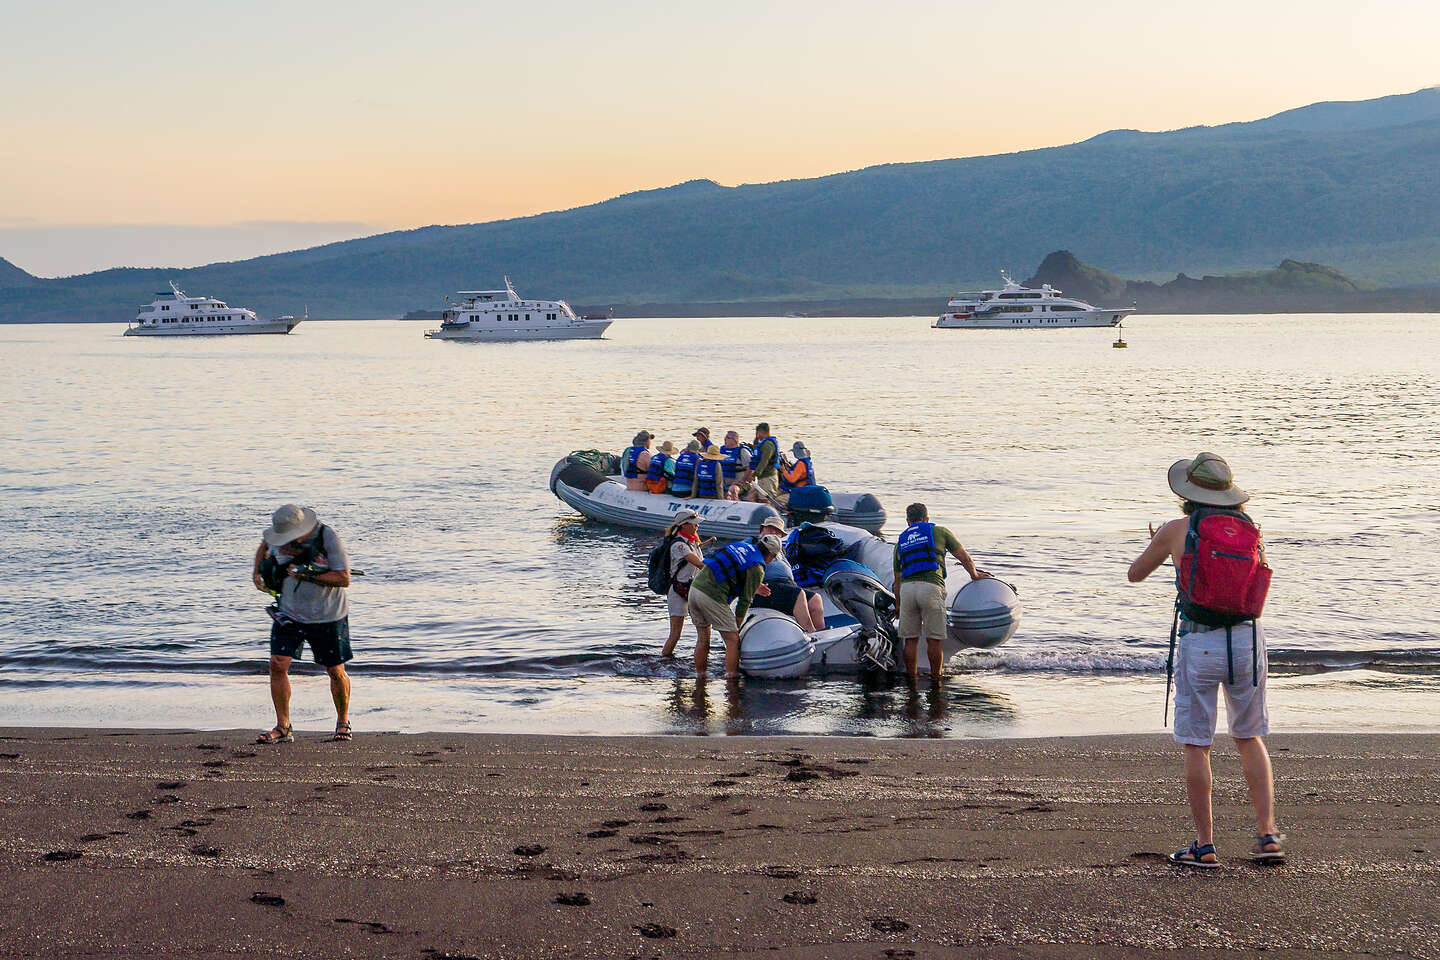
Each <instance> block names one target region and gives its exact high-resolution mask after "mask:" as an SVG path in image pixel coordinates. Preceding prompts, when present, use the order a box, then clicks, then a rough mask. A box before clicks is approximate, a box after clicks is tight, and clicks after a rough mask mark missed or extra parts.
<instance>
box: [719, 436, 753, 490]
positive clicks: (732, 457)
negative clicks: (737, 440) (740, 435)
mask: <svg viewBox="0 0 1440 960" xmlns="http://www.w3.org/2000/svg"><path fill="white" fill-rule="evenodd" d="M748 449H749V447H747V446H745V444H743V443H742V444H740V445H739V446H738V447H734V448H731V447H721V448H720V452H721V453H723V454H725V459H724V460H721V461H720V469H721V470H723V471H725V485H726V486H729V485H730V484H732V483H734V482H735V481H736V480H737V479H739V477H740V451H741V450H748Z"/></svg>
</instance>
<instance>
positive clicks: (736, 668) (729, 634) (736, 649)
mask: <svg viewBox="0 0 1440 960" xmlns="http://www.w3.org/2000/svg"><path fill="white" fill-rule="evenodd" d="M720 639H721V640H723V641H725V679H726V680H735V679H738V678H739V676H740V634H738V633H735V632H733V631H730V630H721V631H720Z"/></svg>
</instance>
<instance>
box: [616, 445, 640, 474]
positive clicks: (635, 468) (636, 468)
mask: <svg viewBox="0 0 1440 960" xmlns="http://www.w3.org/2000/svg"><path fill="white" fill-rule="evenodd" d="M644 452H645V448H644V447H626V448H625V452H624V453H622V454H621V455H620V458H621V460H622V461H623V463H624V467H623V468H622V469H621V471H620V472H621V473H622V474H623V475H624V477H625V479H626V480H634V479H636V478H638V477H639V476H640V465H639V463H638V461H639V459H640V454H642V453H644Z"/></svg>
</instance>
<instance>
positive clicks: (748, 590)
mask: <svg viewBox="0 0 1440 960" xmlns="http://www.w3.org/2000/svg"><path fill="white" fill-rule="evenodd" d="M779 553H780V538H779V537H777V536H775V535H773V534H766V535H765V536H763V537H761V538H760V540H759V542H758V543H732V544H728V545H727V546H724V547H721V548H720V549H719V550H716V551H715V552H714V553H712V554H710V556H709V557H707V558H706V560H705V569H703V570H701V571H700V572H699V573H698V574H696V575H695V580H694V582H693V583H691V584H690V601H689V603H688V604H687V606H686V612H688V613H689V614H690V622H691V623H693V624H695V677H696V679H703V678H704V676H705V668H706V664H707V663H708V660H709V656H710V630H711V628H712V627H713V628H714V629H715V630H718V631H719V632H720V638H721V640H723V641H724V642H725V679H727V680H735V679H738V678H739V676H740V627H739V624H740V623H743V622H744V620H745V614H746V613H748V612H749V610H750V603H751V601H753V600H754V599H755V597H757V596H761V597H764V596H768V595H769V593H770V589H769V588H768V587H766V586H765V564H766V563H767V562H768V561H770V560H773V559H775V557H776V556H778V555H779ZM732 603H733V604H735V608H734V609H733V610H732V609H731V608H730V604H732Z"/></svg>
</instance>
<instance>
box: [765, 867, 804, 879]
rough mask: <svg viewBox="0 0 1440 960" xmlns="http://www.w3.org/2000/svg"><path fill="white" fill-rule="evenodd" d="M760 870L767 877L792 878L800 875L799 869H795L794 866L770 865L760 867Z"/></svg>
mask: <svg viewBox="0 0 1440 960" xmlns="http://www.w3.org/2000/svg"><path fill="white" fill-rule="evenodd" d="M761 872H762V873H764V874H765V876H767V877H774V878H775V879H776V880H794V879H795V878H796V877H798V876H800V871H799V870H796V869H795V868H794V867H781V866H773V865H772V866H766V867H764V868H762V870H761Z"/></svg>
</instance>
